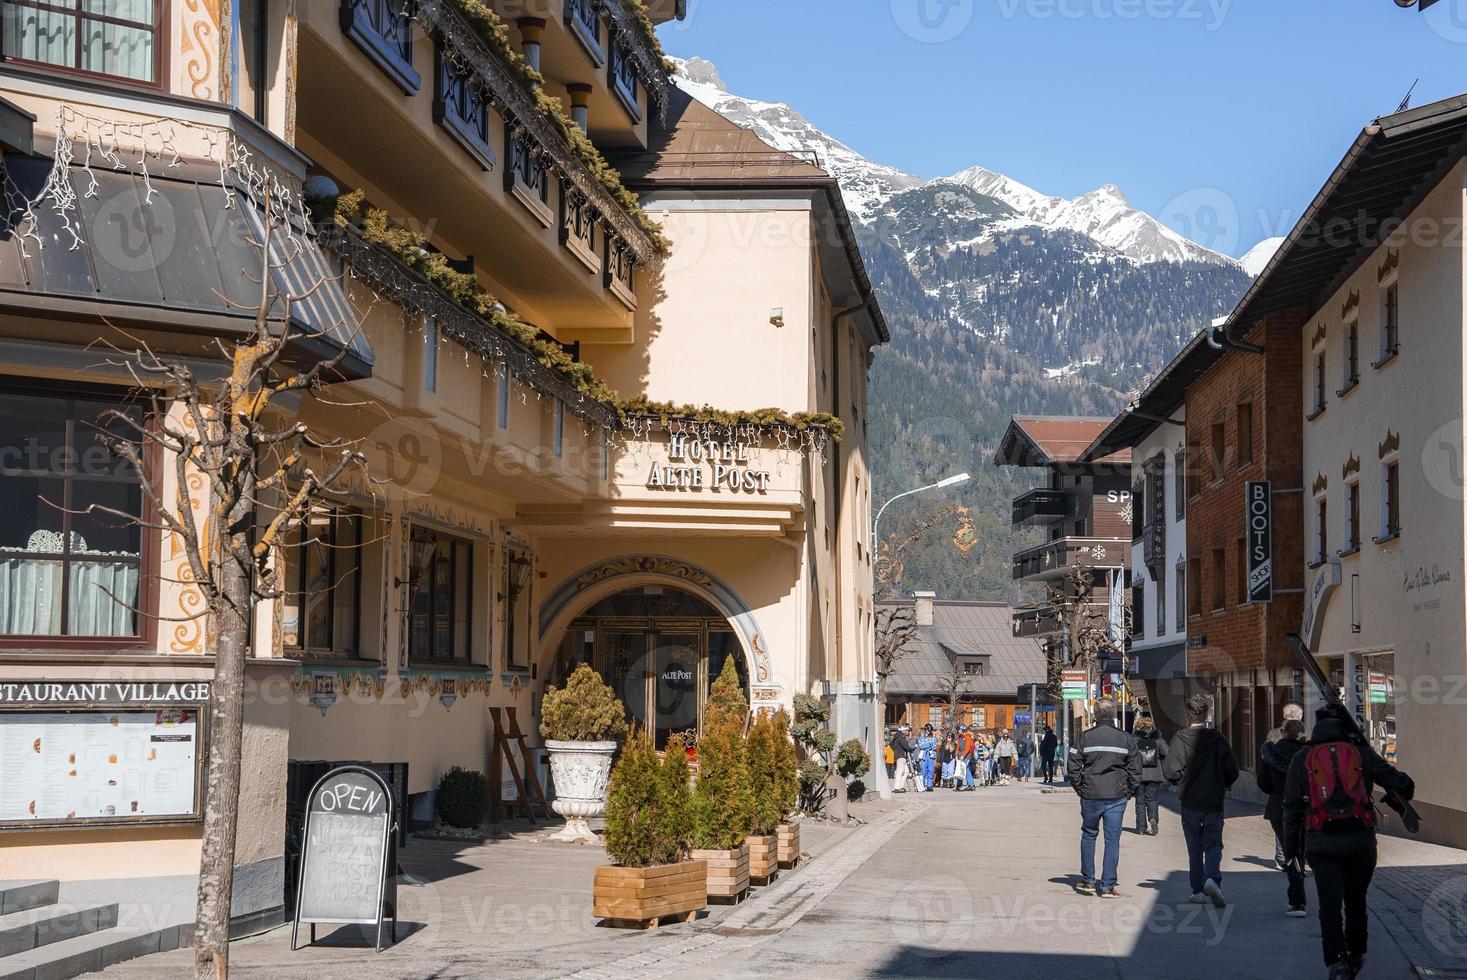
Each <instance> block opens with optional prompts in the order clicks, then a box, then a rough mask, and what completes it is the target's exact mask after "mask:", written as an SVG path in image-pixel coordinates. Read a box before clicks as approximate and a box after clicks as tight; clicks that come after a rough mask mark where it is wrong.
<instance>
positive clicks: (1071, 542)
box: [1013, 537, 1131, 582]
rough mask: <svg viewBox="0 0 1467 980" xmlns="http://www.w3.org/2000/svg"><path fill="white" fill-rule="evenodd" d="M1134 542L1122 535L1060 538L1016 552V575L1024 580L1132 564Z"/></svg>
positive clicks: (1036, 579)
mask: <svg viewBox="0 0 1467 980" xmlns="http://www.w3.org/2000/svg"><path fill="white" fill-rule="evenodd" d="M1130 547H1131V542H1129V541H1124V540H1122V539H1120V538H1073V537H1071V538H1060V539H1059V540H1057V541H1046V542H1045V543H1044V544H1042V545H1040V546H1039V547H1037V548H1029V549H1028V550H1026V551H1021V552H1019V553H1018V554H1016V555H1014V565H1013V576H1014V578H1015V579H1016V580H1018V581H1020V582H1027V581H1039V580H1043V579H1049V578H1057V577H1059V576H1061V575H1064V574H1066V573H1067V572H1069V570H1070V569H1072V568H1097V567H1099V568H1114V567H1117V566H1124V565H1126V564H1128V561H1127V558H1128V554H1127V553H1128V551H1129V550H1130Z"/></svg>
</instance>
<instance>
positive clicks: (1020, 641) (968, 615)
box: [881, 599, 1046, 697]
mask: <svg viewBox="0 0 1467 980" xmlns="http://www.w3.org/2000/svg"><path fill="white" fill-rule="evenodd" d="M881 605H883V606H896V605H911V603H910V602H888V603H881ZM1013 614H1014V610H1013V607H1012V606H1010V605H1009V604H1008V603H1006V602H970V601H963V600H957V599H938V600H935V601H934V602H933V604H932V625H931V626H919V627H917V635H916V637H915V638H914V639H913V640H912V641H911V642H910V643H909V644H908V647H907V653H906V654H905V655H904V656H902V657H901V658H900V659H899V660H898V661H897V662H896V666H895V670H894V671H893V673H892V675H891V676H890V677H888V678H887V679H886V692H887V693H888V694H895V695H939V682H940V681H941V680H943V679H944V678H946V677H948V676H950V675H951V673H952V664H953V661H954V660H955V659H958V658H969V657H976V658H980V659H982V660H983V661H984V667H983V673H982V674H981V675H979V676H977V677H972V678H969V681H968V688H967V692H966V693H968V694H969V695H1005V696H1008V697H1014V696H1015V694H1016V692H1017V690H1018V687H1019V685H1020V684H1043V683H1044V681H1045V677H1046V669H1045V660H1044V647H1043V646H1042V645H1041V644H1040V642H1039V641H1038V640H1037V639H1035V638H1033V637H1027V638H1018V637H1015V636H1014V631H1013Z"/></svg>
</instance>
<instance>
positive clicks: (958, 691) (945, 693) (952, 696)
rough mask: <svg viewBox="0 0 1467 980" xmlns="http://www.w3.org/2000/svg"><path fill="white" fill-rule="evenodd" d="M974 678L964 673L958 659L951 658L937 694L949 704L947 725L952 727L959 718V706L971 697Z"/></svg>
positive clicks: (939, 681)
mask: <svg viewBox="0 0 1467 980" xmlns="http://www.w3.org/2000/svg"><path fill="white" fill-rule="evenodd" d="M972 683H973V678H972V677H971V676H970V675H969V674H967V673H965V672H964V671H963V663H962V661H960V660H958V659H957V658H956V657H953V658H949V666H948V673H947V676H946V677H940V678H938V681H937V693H938V694H941V695H942V697H943V700H945V701H946V702H947V723H948V724H949V725H951V724H952V723H953V722H954V721H956V720H957V717H958V705H960V704H962V703H963V702H964V701H965V700H967V699H968V697H969V696H971V694H972V691H971V690H970V686H971V684H972Z"/></svg>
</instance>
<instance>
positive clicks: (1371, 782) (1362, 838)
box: [1283, 718, 1416, 859]
mask: <svg viewBox="0 0 1467 980" xmlns="http://www.w3.org/2000/svg"><path fill="white" fill-rule="evenodd" d="M1312 736H1313V737H1312V738H1310V739H1309V741H1308V742H1307V743H1305V746H1306V747H1309V746H1315V745H1326V744H1328V743H1330V742H1347V741H1348V742H1353V743H1354V745H1355V747H1356V748H1357V749H1359V750H1360V767H1361V769H1362V770H1363V772H1364V775H1365V788H1366V791H1367V792H1372V791H1373V790H1374V788H1375V787H1376V786H1381V787H1383V788H1385V789H1387V790H1389V791H1391V792H1393V793H1395V794H1397V795H1398V796H1400V797H1401V798H1402V799H1406V800H1409V799H1411V797H1412V796H1414V795H1415V794H1416V784H1415V783H1414V782H1412V781H1411V777H1410V776H1408V775H1406V774H1405V773H1404V772H1401V771H1400V770H1399V769H1397V768H1396V767H1395V766H1393V765H1391V764H1390V763H1389V762H1386V761H1385V760H1384V759H1382V758H1381V757H1380V756H1379V755H1377V754H1376V753H1375V750H1374V749H1372V748H1371V747H1370V746H1369V745H1366V744H1365V743H1364V742H1362V741H1360V740H1359V737H1358V736H1355V734H1354V732H1353V731H1351V729H1350V728H1349V726H1347V725H1346V724H1345V723H1344V722H1342V721H1339V720H1338V719H1335V718H1321V719H1319V720H1318V721H1316V722H1315V723H1314V731H1313V733H1312ZM1306 755H1308V753H1307V752H1302V751H1301V752H1295V753H1294V757H1293V759H1292V760H1290V762H1289V774H1288V776H1287V777H1285V779H1284V794H1283V810H1284V853H1285V855H1287V856H1288V857H1289V858H1291V859H1292V858H1293V857H1294V856H1295V855H1298V854H1300V853H1301V847H1303V848H1307V849H1308V850H1309V851H1312V852H1314V853H1317V854H1335V855H1341V854H1352V853H1358V852H1360V851H1369V850H1374V849H1375V828H1374V827H1367V826H1365V825H1364V824H1363V823H1361V822H1360V821H1358V820H1336V821H1332V822H1331V825H1330V826H1328V827H1326V828H1325V829H1322V830H1318V831H1311V830H1309V829H1308V826H1309V776H1308V774H1307V773H1306V772H1305V770H1304V758H1305V756H1306Z"/></svg>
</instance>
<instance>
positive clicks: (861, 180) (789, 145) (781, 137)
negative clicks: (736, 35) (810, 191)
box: [672, 58, 923, 222]
mask: <svg viewBox="0 0 1467 980" xmlns="http://www.w3.org/2000/svg"><path fill="white" fill-rule="evenodd" d="M672 60H673V61H674V62H676V64H677V66H678V70H677V75H676V76H675V81H676V82H677V86H678V87H679V88H681V89H682V90H683V91H684V92H687V93H688V94H689V95H691V96H692V97H693V98H695V99H697V100H698V101H699V102H702V103H703V104H704V105H706V106H708V107H710V108H712V109H715V110H717V111H718V112H719V113H721V114H722V115H723V116H724V117H726V118H728V119H730V120H732V121H733V122H736V123H738V124H739V125H740V126H743V127H744V128H745V129H751V130H753V131H754V133H755V134H756V135H758V137H759V138H760V139H762V140H763V141H764V142H766V143H768V144H769V145H771V146H773V147H775V148H777V149H780V150H784V151H785V152H786V153H797V154H799V153H811V152H813V153H814V154H815V155H816V156H817V157H818V158H819V161H820V166H821V167H823V168H824V169H825V170H826V171H827V172H828V173H829V174H831V176H833V177H835V178H836V179H837V180H838V181H840V186H841V195H842V196H843V197H844V198H845V202H846V209H847V210H849V211H850V213H851V217H852V218H853V219H854V220H856V221H861V222H866V221H869V220H871V218H872V217H873V216H874V215H875V213H876V212H877V211H879V210H880V209H881V207H882V206H883V205H884V204H886V202H887V200H889V199H890V198H891V196H892V195H893V194H895V193H897V192H899V191H903V190H906V189H908V188H911V187H917V186H920V185H921V184H922V183H923V180H922V178H920V177H914V176H912V175H911V174H906V173H902V172H901V171H900V170H897V169H896V168H895V167H888V166H885V165H883V164H879V163H873V162H871V161H870V160H868V159H866V158H865V157H863V156H862V155H861V154H859V153H857V152H856V151H855V150H853V149H851V148H850V147H849V146H846V145H845V144H844V143H842V142H841V141H840V140H838V139H835V138H834V137H832V136H827V135H826V134H825V133H822V132H821V131H820V130H818V129H816V128H815V127H814V126H812V125H810V123H809V121H808V120H806V119H805V117H804V116H802V115H800V114H799V113H798V112H796V111H795V110H794V109H792V108H790V107H789V106H788V105H786V104H785V103H783V102H763V101H760V100H759V99H745V98H742V97H740V96H737V95H732V94H730V93H729V91H728V89H727V88H726V87H725V86H724V84H723V79H721V78H719V77H718V69H717V68H716V67H715V66H714V65H713V63H712V62H710V61H707V60H705V59H703V58H689V59H686V60H683V59H681V58H674V59H672Z"/></svg>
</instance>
